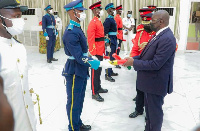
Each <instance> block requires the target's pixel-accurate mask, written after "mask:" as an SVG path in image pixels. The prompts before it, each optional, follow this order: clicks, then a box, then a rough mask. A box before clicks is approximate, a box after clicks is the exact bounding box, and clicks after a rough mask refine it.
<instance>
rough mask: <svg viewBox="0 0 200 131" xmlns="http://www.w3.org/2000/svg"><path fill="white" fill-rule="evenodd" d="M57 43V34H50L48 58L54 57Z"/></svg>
mask: <svg viewBox="0 0 200 131" xmlns="http://www.w3.org/2000/svg"><path fill="white" fill-rule="evenodd" d="M55 44H56V36H55V35H52V36H49V40H47V60H51V59H52V58H53V53H54V47H55Z"/></svg>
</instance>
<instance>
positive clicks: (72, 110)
mask: <svg viewBox="0 0 200 131" xmlns="http://www.w3.org/2000/svg"><path fill="white" fill-rule="evenodd" d="M65 78H66V82H67V83H66V91H67V105H66V109H67V115H68V120H69V126H68V128H69V131H79V129H80V126H81V125H82V124H83V123H82V120H81V118H80V116H81V113H82V109H83V102H84V98H85V90H86V85H87V78H82V77H80V76H77V75H67V76H65Z"/></svg>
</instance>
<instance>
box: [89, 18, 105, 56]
mask: <svg viewBox="0 0 200 131" xmlns="http://www.w3.org/2000/svg"><path fill="white" fill-rule="evenodd" d="M87 35H88V38H87V40H88V46H89V52H90V54H91V55H100V56H103V53H104V51H105V41H104V40H102V41H98V42H97V41H95V38H104V27H103V24H102V22H101V21H100V20H99V18H98V17H96V16H95V17H94V18H93V19H92V20H91V21H90V23H89V26H88V29H87Z"/></svg>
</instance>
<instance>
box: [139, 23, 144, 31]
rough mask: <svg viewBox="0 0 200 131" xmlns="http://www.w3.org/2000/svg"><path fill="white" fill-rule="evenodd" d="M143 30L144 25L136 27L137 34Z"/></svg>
mask: <svg viewBox="0 0 200 131" xmlns="http://www.w3.org/2000/svg"><path fill="white" fill-rule="evenodd" d="M143 30H144V25H142V24H140V25H138V26H137V32H140V31H143Z"/></svg>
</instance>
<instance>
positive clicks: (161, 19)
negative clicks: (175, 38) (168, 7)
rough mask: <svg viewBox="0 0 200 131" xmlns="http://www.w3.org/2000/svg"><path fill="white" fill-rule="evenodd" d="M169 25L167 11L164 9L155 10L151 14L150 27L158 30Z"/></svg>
mask: <svg viewBox="0 0 200 131" xmlns="http://www.w3.org/2000/svg"><path fill="white" fill-rule="evenodd" d="M168 25H169V13H168V12H167V11H165V10H160V11H157V12H155V13H154V14H153V16H152V20H151V29H152V30H153V31H155V32H158V31H159V30H160V29H162V28H165V27H167V26H168Z"/></svg>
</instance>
